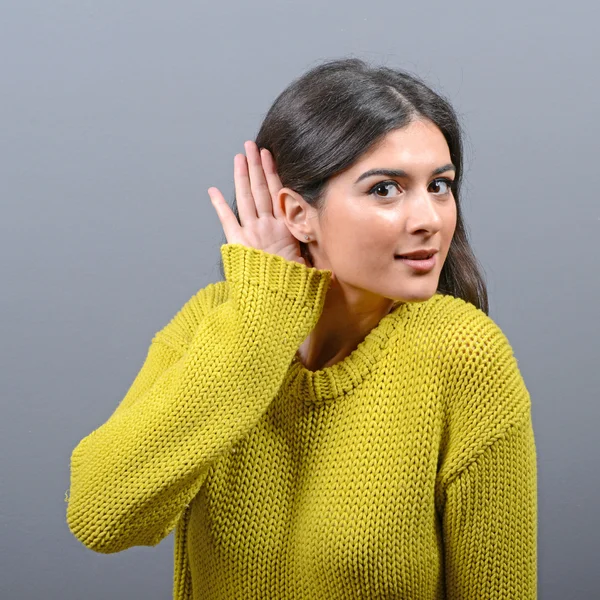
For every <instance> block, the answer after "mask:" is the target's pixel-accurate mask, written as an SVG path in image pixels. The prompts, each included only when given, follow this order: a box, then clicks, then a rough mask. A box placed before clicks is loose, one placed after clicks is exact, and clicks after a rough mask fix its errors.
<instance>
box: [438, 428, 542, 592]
mask: <svg viewBox="0 0 600 600" xmlns="http://www.w3.org/2000/svg"><path fill="white" fill-rule="evenodd" d="M443 529H444V547H445V570H446V587H447V598H448V599H449V600H458V599H460V600H470V599H471V598H472V599H473V600H513V599H514V600H535V599H536V597H537V475H536V449H535V441H534V434H533V428H532V425H531V419H530V418H526V419H524V420H523V422H522V423H519V424H515V425H513V426H512V427H510V428H509V429H508V430H507V431H506V433H505V434H504V435H502V437H500V438H499V439H496V440H495V441H493V443H490V445H489V446H487V447H486V448H485V449H483V451H482V452H481V454H479V456H478V457H477V458H476V459H475V460H474V461H473V462H471V463H470V464H469V465H468V466H467V467H466V468H465V469H463V470H462V471H461V472H460V473H459V474H458V475H457V476H456V478H455V479H453V480H452V482H451V483H450V484H449V485H448V488H447V490H446V503H445V508H444V512H443Z"/></svg>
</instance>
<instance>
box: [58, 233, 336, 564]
mask: <svg viewBox="0 0 600 600" xmlns="http://www.w3.org/2000/svg"><path fill="white" fill-rule="evenodd" d="M221 252H222V256H223V263H224V267H225V273H226V279H227V289H228V294H227V299H226V300H225V301H223V302H221V303H220V304H218V305H217V306H215V307H214V308H212V309H210V310H208V309H207V306H208V301H207V297H205V296H206V295H203V294H202V293H201V292H200V293H199V295H198V298H197V301H190V302H188V303H187V305H186V306H185V307H184V309H183V310H182V311H180V312H179V313H178V315H177V316H176V317H175V318H174V319H173V320H172V321H171V323H170V324H169V325H168V326H167V327H165V328H164V329H163V330H161V331H159V332H158V333H157V334H156V336H155V337H154V338H153V340H152V343H151V345H150V348H149V350H148V354H147V357H146V360H145V362H144V364H143V366H142V369H141V371H140V372H139V373H138V375H137V377H136V378H135V381H134V382H133V384H132V386H131V387H130V389H129V391H128V392H127V394H126V396H125V398H123V400H122V402H121V403H120V404H119V406H118V407H117V408H116V409H115V411H114V412H113V414H112V415H111V417H110V418H109V419H108V420H107V421H106V422H105V423H104V424H103V425H101V426H100V427H99V428H97V429H96V430H94V431H92V432H91V433H90V434H89V435H87V436H86V437H85V438H83V439H82V440H81V441H80V442H79V443H78V444H77V446H76V447H75V449H74V450H73V452H72V454H71V463H70V467H71V486H70V498H69V499H68V507H67V515H66V517H67V523H68V525H69V528H70V530H71V532H72V533H73V534H74V535H75V537H77V538H78V539H79V540H80V541H81V542H82V543H83V544H84V545H85V546H86V547H88V548H90V549H92V550H94V551H96V552H102V553H112V552H119V551H121V550H125V549H127V548H130V547H132V546H154V545H156V544H158V543H159V542H160V541H161V540H162V539H163V538H164V537H166V536H167V535H168V534H169V533H170V532H171V531H172V530H173V529H174V527H175V526H176V525H177V522H178V520H179V518H180V516H181V514H182V513H183V511H184V510H185V508H186V507H187V506H188V505H189V504H190V502H191V501H192V499H193V498H194V496H196V494H197V493H198V491H199V490H200V488H201V486H202V484H203V482H204V480H205V478H206V475H207V472H208V470H209V468H210V466H211V465H212V464H213V462H214V461H215V459H217V458H218V457H219V456H221V455H222V454H223V453H225V452H227V450H228V449H229V448H230V447H231V446H232V445H234V444H235V443H236V442H237V441H238V440H240V439H241V438H242V437H244V436H245V435H246V434H247V433H248V432H249V430H250V429H251V428H252V427H253V426H254V425H255V424H256V423H257V421H258V420H259V419H260V418H261V416H262V415H263V414H264V412H265V411H266V409H267V408H268V406H269V404H270V403H271V401H272V400H273V398H274V397H275V395H276V393H277V391H278V389H279V387H280V385H281V383H282V381H283V378H284V376H285V374H286V372H287V370H288V368H289V365H290V363H291V361H292V359H293V357H294V355H295V352H296V350H297V349H298V347H299V346H300V344H301V343H302V341H303V340H304V339H305V338H306V336H307V335H308V334H309V333H310V331H311V330H312V329H313V328H314V326H315V325H316V323H317V321H318V318H319V316H320V313H321V311H322V308H323V303H324V300H325V295H326V292H327V287H328V285H329V281H330V278H331V272H330V271H325V270H317V269H313V268H308V267H306V266H304V265H302V264H300V263H296V262H292V261H288V260H285V259H284V258H282V257H280V256H278V255H274V254H269V253H266V252H263V251H260V250H257V249H254V248H249V247H246V246H243V245H241V244H224V245H223V246H222V247H221ZM219 289H222V288H217V287H216V285H215V284H211V286H208V288H207V294H209V293H210V294H214V293H217V291H218V290H219ZM203 307H204V308H203ZM205 309H206V310H205Z"/></svg>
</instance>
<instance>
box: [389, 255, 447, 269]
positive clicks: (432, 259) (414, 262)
mask: <svg viewBox="0 0 600 600" xmlns="http://www.w3.org/2000/svg"><path fill="white" fill-rule="evenodd" d="M394 258H395V260H396V261H397V262H399V263H403V264H405V265H406V266H408V267H411V268H412V269H413V270H415V271H431V269H433V267H435V264H436V262H437V256H436V254H435V253H433V254H429V255H428V256H426V257H423V258H408V257H404V256H395V257H394Z"/></svg>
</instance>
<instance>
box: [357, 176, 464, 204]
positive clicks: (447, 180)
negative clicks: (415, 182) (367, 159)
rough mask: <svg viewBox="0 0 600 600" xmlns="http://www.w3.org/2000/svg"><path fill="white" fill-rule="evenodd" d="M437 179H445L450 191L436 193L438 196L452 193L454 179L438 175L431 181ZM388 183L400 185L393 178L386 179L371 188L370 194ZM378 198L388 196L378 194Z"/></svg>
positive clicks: (384, 198)
mask: <svg viewBox="0 0 600 600" xmlns="http://www.w3.org/2000/svg"><path fill="white" fill-rule="evenodd" d="M436 181H443V182H444V183H446V184H447V185H448V191H447V192H445V193H444V194H436V196H448V195H450V194H451V193H452V184H453V183H454V180H452V179H448V177H438V178H437V179H434V180H433V181H432V182H431V183H435V182H436ZM388 183H391V184H392V185H395V186H396V187H398V182H397V181H394V180H393V179H387V180H386V181H380V182H378V183H376V184H375V185H374V186H373V187H372V188H371V189H370V190H369V192H368V193H369V195H371V194H373V193H374V192H375V190H376V189H377V188H378V187H380V186H382V185H386V184H388ZM378 198H381V199H382V200H386V199H387V198H386V196H378Z"/></svg>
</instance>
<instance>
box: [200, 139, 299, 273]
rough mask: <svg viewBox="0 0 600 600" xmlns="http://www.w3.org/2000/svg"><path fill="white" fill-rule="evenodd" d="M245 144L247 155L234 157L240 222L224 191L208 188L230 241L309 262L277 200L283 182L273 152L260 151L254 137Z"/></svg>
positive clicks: (289, 258) (288, 258)
mask: <svg viewBox="0 0 600 600" xmlns="http://www.w3.org/2000/svg"><path fill="white" fill-rule="evenodd" d="M244 148H245V150H246V155H244V154H236V155H235V157H234V159H233V165H234V168H233V175H234V182H235V196H236V199H237V205H238V212H239V215H240V221H241V225H240V224H239V223H238V220H237V219H236V216H235V214H234V213H233V211H232V210H231V208H229V205H228V204H227V202H226V201H225V198H224V197H223V194H222V193H221V192H220V191H219V190H218V189H217V188H215V187H210V188H208V195H209V196H210V199H211V201H212V204H213V206H214V207H215V210H216V211H217V216H218V217H219V220H220V221H221V225H222V226H223V231H224V232H225V237H226V239H227V243H228V244H243V245H244V246H249V247H251V248H256V249H258V250H264V251H265V252H269V253H271V254H278V255H279V256H282V257H283V258H285V259H286V260H291V261H295V262H299V263H301V264H303V265H306V261H305V260H304V258H303V257H302V255H301V253H300V243H299V241H298V240H297V239H296V238H295V237H294V235H292V233H291V232H290V230H289V229H288V227H287V225H286V223H285V220H284V218H283V212H282V210H281V208H280V206H279V203H278V202H277V194H278V193H279V190H281V188H282V187H283V185H282V184H281V180H280V179H279V176H278V175H277V169H276V166H275V161H274V159H273V156H272V155H271V153H270V152H269V151H268V150H267V149H265V148H263V149H262V150H261V151H260V152H259V150H258V147H257V146H256V144H255V143H254V142H252V141H247V142H246V143H245V144H244Z"/></svg>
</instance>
